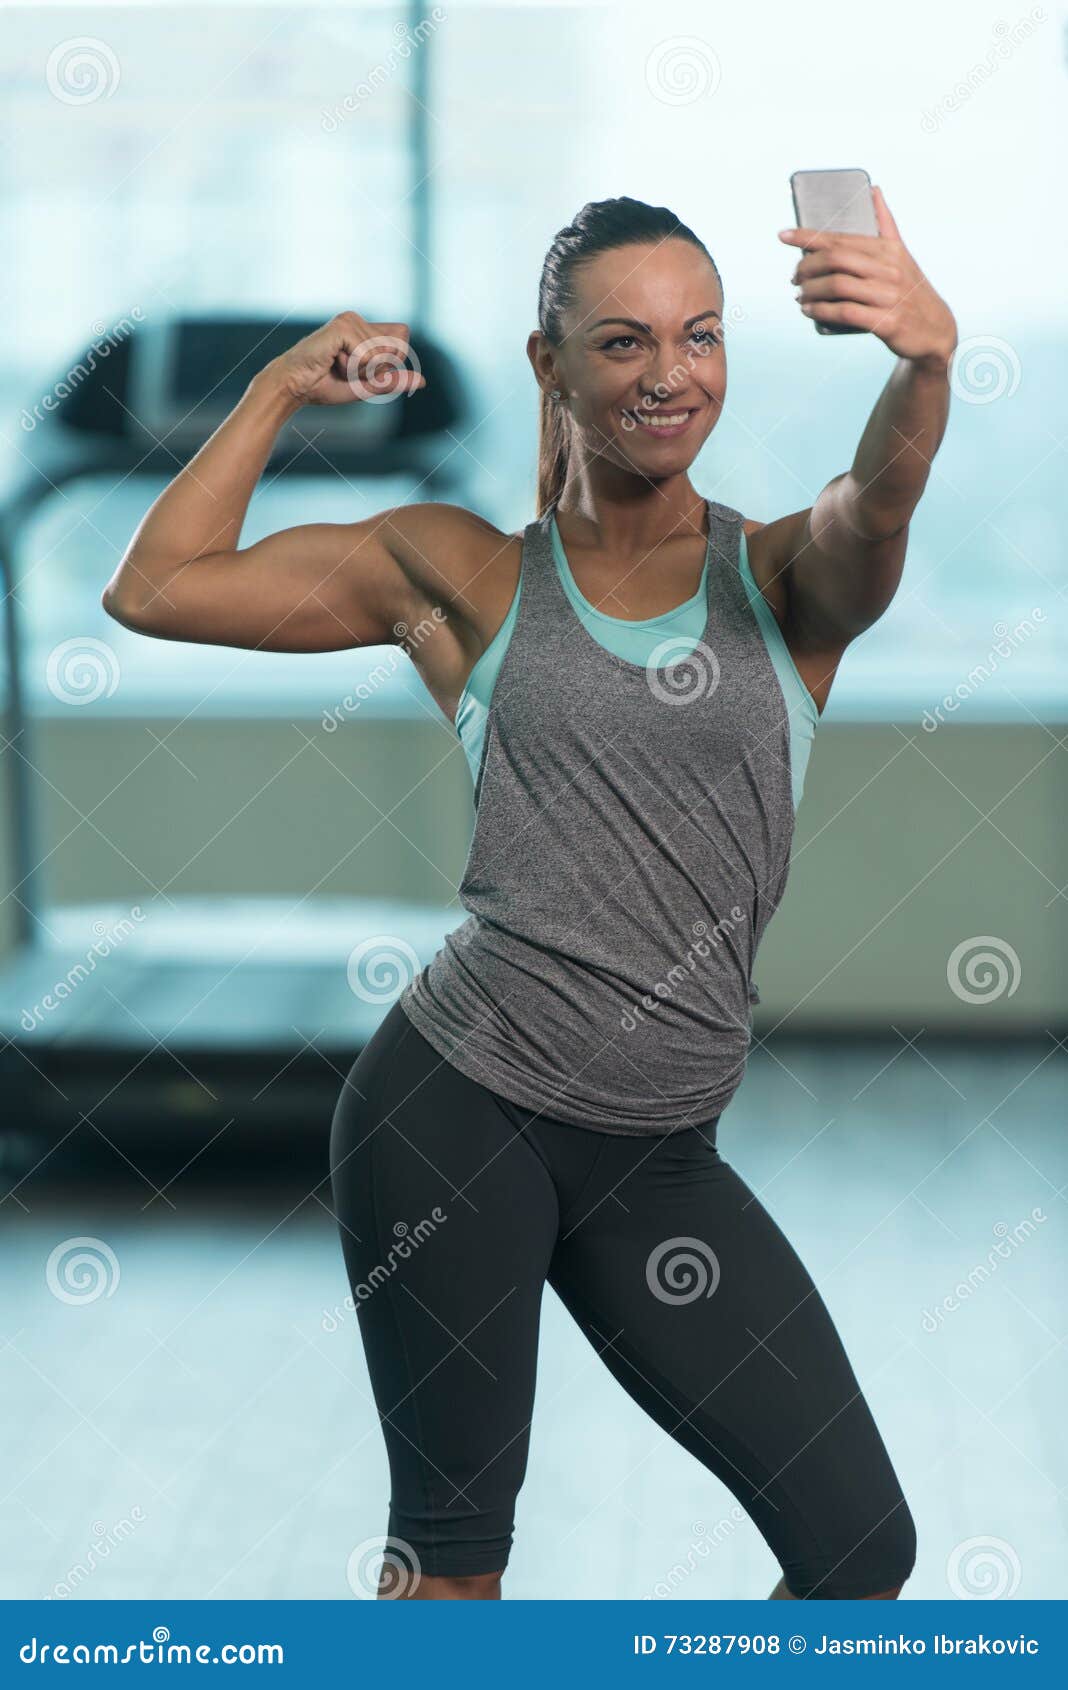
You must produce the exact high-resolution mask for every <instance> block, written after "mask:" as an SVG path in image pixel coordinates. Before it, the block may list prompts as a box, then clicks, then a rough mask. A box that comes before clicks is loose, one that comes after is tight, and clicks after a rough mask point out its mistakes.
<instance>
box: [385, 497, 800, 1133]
mask: <svg viewBox="0 0 1068 1690" xmlns="http://www.w3.org/2000/svg"><path fill="white" fill-rule="evenodd" d="M707 503H708V516H709V525H710V532H709V540H708V545H709V570H708V622H707V625H706V628H705V632H704V636H703V642H702V645H701V646H699V647H698V648H697V649H696V650H695V651H694V653H693V655H692V656H691V657H688V658H684V659H683V660H682V661H681V662H677V663H675V665H674V667H673V668H672V667H671V665H672V663H673V657H672V652H671V650H670V643H669V644H668V647H667V649H665V651H664V653H663V659H662V663H663V666H662V667H661V668H659V669H648V670H647V669H646V668H644V667H642V666H639V665H636V664H632V663H628V662H626V661H625V660H624V659H623V658H620V657H616V656H615V654H614V653H612V652H609V651H606V650H605V649H604V648H603V647H602V646H601V645H599V644H598V642H597V641H596V640H595V639H594V638H593V636H592V634H590V633H589V631H588V630H587V629H586V628H585V627H584V626H583V625H582V623H581V621H580V620H579V618H578V617H577V616H576V615H575V613H574V611H573V609H572V607H571V605H570V604H569V602H568V600H567V597H566V595H565V593H564V591H563V588H562V586H561V584H560V580H559V577H558V575H557V571H556V565H555V563H554V560H553V556H552V550H551V543H550V536H549V522H550V515H551V513H549V512H546V514H545V515H544V516H543V517H541V518H540V519H538V520H537V521H535V522H532V523H529V524H528V526H527V527H526V529H525V530H524V534H523V555H522V571H521V576H520V597H519V609H518V615H517V619H516V623H515V627H514V630H513V633H512V638H511V641H510V643H509V646H508V650H507V652H506V654H505V658H504V662H503V664H502V667H501V671H500V674H499V675H498V678H497V684H496V686H495V688H494V692H493V697H492V699H491V702H490V710H489V720H488V723H487V729H486V739H485V748H484V752H483V759H482V766H481V769H480V771H479V778H478V781H477V783H476V788H475V802H476V805H477V815H476V821H475V830H474V835H473V838H472V841H471V848H470V852H469V855H468V859H467V864H466V867H465V869H464V874H463V878H462V880H461V883H460V887H459V897H460V901H461V903H462V904H463V906H464V908H465V909H466V910H468V911H469V912H470V913H469V915H468V918H467V920H466V921H464V922H463V923H462V924H461V925H460V926H459V927H457V928H456V930H455V931H454V932H452V933H450V934H449V935H448V936H447V938H446V941H445V944H444V945H443V946H442V948H441V950H439V951H438V953H437V955H436V956H435V957H434V958H433V959H432V961H431V962H430V963H429V965H428V966H427V967H426V968H424V969H423V970H422V972H421V973H420V974H419V975H418V976H417V977H416V979H415V980H414V981H413V982H412V983H411V984H410V985H409V986H407V987H406V988H405V990H404V991H403V993H402V994H401V997H400V1003H401V1007H402V1009H403V1010H404V1013H405V1014H406V1015H407V1016H408V1018H409V1020H410V1021H411V1022H412V1023H413V1024H414V1026H415V1027H416V1028H417V1029H418V1030H419V1031H420V1032H421V1033H422V1034H423V1036H424V1037H425V1038H426V1039H428V1040H429V1041H430V1043H431V1044H432V1045H433V1046H434V1048H435V1049H436V1050H437V1051H438V1052H439V1053H440V1054H441V1055H442V1056H444V1057H446V1058H447V1059H448V1060H449V1062H451V1063H452V1064H453V1066H454V1067H457V1068H459V1069H460V1070H461V1071H462V1072H463V1073H465V1074H468V1075H470V1076H471V1077H472V1078H473V1079H476V1080H478V1081H480V1082H481V1083H482V1084H483V1085H486V1086H488V1087H490V1089H491V1090H493V1091H496V1092H498V1093H500V1094H501V1095H502V1096H504V1097H507V1098H510V1099H511V1100H512V1101H513V1102H515V1103H519V1104H521V1105H522V1106H523V1107H524V1108H527V1109H535V1110H539V1111H543V1112H544V1113H545V1114H547V1115H549V1116H551V1117H552V1118H553V1119H556V1120H561V1121H568V1122H571V1123H573V1124H575V1125H577V1126H585V1127H595V1128H599V1129H601V1130H602V1131H605V1132H610V1133H620V1134H627V1135H656V1134H663V1133H665V1132H672V1131H674V1130H676V1129H680V1128H683V1127H687V1126H692V1125H694V1124H695V1123H699V1122H703V1121H707V1120H710V1119H711V1118H712V1117H713V1116H715V1115H718V1114H720V1113H721V1112H722V1110H724V1109H725V1108H726V1106H727V1104H728V1103H729V1102H730V1099H731V1097H732V1096H733V1094H734V1092H735V1091H736V1089H737V1087H738V1085H739V1084H740V1083H741V1080H742V1076H743V1073H744V1070H745V1062H746V1058H747V1055H748V1051H749V1046H750V1043H751V1038H752V1028H751V1016H752V1011H751V1009H750V992H751V982H752V969H753V959H754V956H755V954H756V950H757V946H758V945H759V943H760V939H761V936H762V934H763V932H764V929H765V928H766V926H767V924H768V921H769V920H770V918H771V916H772V915H773V914H774V911H775V909H776V908H777V906H778V904H779V901H780V899H781V898H782V894H783V891H784V889H785V886H786V879H787V875H788V872H789V864H790V847H791V844H792V839H793V828H794V805H793V798H792V793H791V786H790V731H789V718H788V712H787V707H786V701H785V699H784V698H783V694H782V689H781V688H780V686H779V682H778V679H777V677H776V674H775V670H774V668H773V666H772V663H771V659H770V657H769V656H768V650H767V646H766V645H765V642H764V638H763V636H762V634H761V632H760V629H759V627H758V625H757V622H756V618H755V616H754V614H753V611H752V609H751V607H750V605H749V602H748V599H747V597H746V592H745V586H744V583H743V581H742V578H741V576H740V574H739V570H738V558H739V549H740V537H741V525H742V517H741V515H740V513H739V512H738V511H734V510H731V509H729V507H727V506H724V505H720V504H717V503H715V502H713V501H711V500H709V501H707ZM753 996H754V997H755V992H754V993H753Z"/></svg>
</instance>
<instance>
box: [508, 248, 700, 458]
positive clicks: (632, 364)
mask: <svg viewBox="0 0 1068 1690" xmlns="http://www.w3.org/2000/svg"><path fill="white" fill-rule="evenodd" d="M572 287H573V291H574V294H575V299H574V302H573V304H572V305H571V306H570V307H569V309H568V311H567V312H566V315H565V319H564V323H563V331H564V334H563V341H562V343H561V344H560V345H559V346H554V345H552V344H551V343H550V342H548V341H547V340H546V339H545V337H544V336H542V335H538V334H535V335H532V336H531V341H530V346H529V350H530V356H531V359H532V362H533V363H534V367H535V371H536V373H537V374H538V377H539V380H541V381H542V384H543V385H544V386H546V387H548V388H550V389H551V388H552V387H554V386H555V387H558V388H559V389H560V390H561V393H562V395H563V397H562V398H561V400H560V401H559V403H560V404H561V405H563V406H566V408H567V410H568V412H569V413H570V417H571V424H572V449H573V450H574V449H576V448H578V449H579V450H580V451H582V452H583V453H584V455H587V456H588V457H589V458H591V459H592V458H593V457H594V456H596V457H598V458H600V459H601V460H603V461H605V462H608V463H612V464H614V465H615V466H616V467H617V468H621V469H628V470H631V471H633V472H636V473H638V474H640V475H642V476H644V477H646V478H648V479H649V480H654V481H656V480H661V479H663V478H664V477H667V476H672V475H678V474H680V473H683V472H685V471H686V470H687V469H688V468H689V466H690V464H691V463H692V462H693V460H694V458H695V457H696V456H697V453H698V452H699V451H700V449H701V447H702V446H703V444H704V442H705V441H706V440H707V438H708V436H709V434H710V433H711V431H712V429H713V428H714V427H715V425H716V423H717V422H718V420H719V416H720V413H721V410H722V406H723V399H724V395H725V393H726V388H727V362H726V354H725V352H724V347H723V339H722V335H723V328H722V312H723V294H722V291H721V289H720V285H719V280H718V278H717V275H716V271H715V269H714V267H713V265H712V263H711V262H710V260H709V259H708V258H707V256H706V255H705V253H703V252H702V251H701V250H700V248H699V247H696V246H694V245H693V243H692V242H690V241H687V240H677V239H673V240H667V241H663V242H661V243H660V244H659V245H646V244H642V245H634V246H626V247H619V248H617V249H616V250H614V251H611V252H605V253H601V254H600V255H599V256H598V257H596V258H594V259H591V260H589V261H588V262H586V263H583V264H580V265H579V266H578V267H577V268H576V270H575V271H574V273H573V278H572Z"/></svg>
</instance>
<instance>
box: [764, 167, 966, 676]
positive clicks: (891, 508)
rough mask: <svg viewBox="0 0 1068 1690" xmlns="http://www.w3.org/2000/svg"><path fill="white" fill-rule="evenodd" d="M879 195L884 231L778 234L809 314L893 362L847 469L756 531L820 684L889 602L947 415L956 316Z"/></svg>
mask: <svg viewBox="0 0 1068 1690" xmlns="http://www.w3.org/2000/svg"><path fill="white" fill-rule="evenodd" d="M873 194H874V198H875V206H876V215H877V217H878V221H879V229H880V234H879V235H878V236H871V235H841V234H835V233H830V232H826V231H822V230H814V229H791V230H782V231H780V238H781V239H783V240H786V241H788V242H789V243H791V244H794V245H797V246H800V247H803V248H804V249H805V256H804V257H802V258H801V260H800V262H799V263H798V265H797V268H796V270H795V272H794V277H793V280H794V281H795V282H796V283H798V284H799V288H800V291H799V293H798V296H797V297H798V303H799V306H800V309H801V310H802V312H804V314H805V315H806V316H808V317H811V318H813V319H814V320H816V321H820V322H825V323H834V322H840V323H848V324H850V325H852V326H854V327H856V328H862V329H867V330H869V331H870V332H871V333H872V334H875V335H877V336H878V338H879V339H880V340H882V341H883V342H884V343H885V344H886V345H887V346H888V347H889V348H890V350H891V352H893V353H895V354H896V356H897V363H896V365H895V367H894V369H893V370H892V372H891V374H890V379H889V380H888V382H887V384H886V386H885V388H884V389H883V392H882V394H881V395H880V397H879V400H878V402H877V404H876V406H875V409H874V410H873V412H872V414H871V417H870V418H869V420H868V423H867V426H866V428H865V430H864V433H863V435H862V437H861V440H860V444H859V446H858V447H857V451H856V455H855V457H854V459H853V463H852V465H851V466H850V468H849V469H848V470H847V471H845V472H844V473H843V474H841V475H837V476H835V477H834V479H833V480H832V481H830V482H828V484H827V486H826V487H825V488H824V489H823V491H822V492H821V493H820V495H819V497H818V498H817V499H816V500H815V502H814V504H813V505H812V506H811V507H810V508H809V509H807V510H803V511H795V512H794V513H792V514H791V515H790V516H785V517H782V518H780V519H779V520H778V521H777V522H773V523H768V524H767V525H766V526H765V527H764V528H763V529H761V530H760V546H761V547H762V549H763V556H762V563H763V568H764V571H765V575H766V577H770V576H773V577H774V578H775V583H774V586H773V587H772V592H771V593H769V597H770V596H772V594H776V595H777V596H778V600H779V603H778V607H777V608H778V610H779V612H780V620H781V621H782V622H783V625H784V631H785V630H786V629H787V627H788V628H789V633H788V639H789V641H790V644H791V649H792V650H794V652H795V656H796V655H797V654H798V653H800V654H802V655H805V654H810V655H811V656H812V657H813V658H814V663H813V665H812V673H813V674H814V675H815V676H816V677H817V678H819V677H820V667H819V659H820V656H821V655H822V656H823V657H824V658H825V659H826V660H827V662H828V663H829V664H830V663H833V661H834V660H836V658H837V657H838V656H840V654H841V652H842V650H843V649H844V648H845V646H846V645H847V644H848V643H849V641H850V640H852V639H854V638H855V637H856V636H857V635H858V634H860V633H863V632H864V630H865V629H866V628H869V627H870V626H871V625H872V623H873V622H876V621H877V620H878V618H879V617H880V616H882V614H883V612H884V611H885V610H886V609H887V607H888V605H889V604H890V602H891V600H892V599H893V596H894V594H895V592H896V591H897V588H898V585H899V583H900V581H901V575H902V570H903V568H904V563H905V551H906V546H907V542H908V527H909V522H910V521H911V518H912V514H913V512H914V510H915V509H916V506H917V504H918V503H919V500H920V496H921V494H922V493H923V490H924V488H925V486H926V484H927V478H928V476H929V474H930V471H931V463H932V460H933V458H934V455H935V453H936V452H937V450H938V447H939V445H940V444H941V441H942V437H943V435H944V433H945V429H946V423H947V420H948V416H949V370H950V363H951V359H952V355H953V352H954V349H955V347H956V342H957V331H956V323H955V321H954V318H953V314H952V312H951V311H950V309H949V307H948V305H947V304H946V303H945V301H944V300H943V299H941V298H940V297H939V296H938V294H937V293H936V292H935V291H934V289H933V287H932V286H931V284H930V283H929V282H928V281H927V279H926V277H925V276H924V275H923V274H922V272H921V270H920V269H919V266H918V265H917V264H916V261H915V260H914V259H913V258H912V256H911V254H910V253H909V252H908V251H907V250H906V248H905V246H904V244H903V242H902V240H901V237H900V235H899V233H898V230H897V226H896V224H895V223H894V220H893V218H892V217H891V215H890V212H889V209H888V208H887V205H886V202H885V200H884V199H883V197H882V194H881V192H880V190H879V189H878V188H875V189H874V190H873ZM772 560H774V561H772ZM755 572H756V566H755V564H754V573H755ZM761 585H762V586H763V585H764V583H763V582H762V583H761ZM805 679H806V680H808V679H809V675H808V674H807V673H806V675H805ZM813 690H815V688H814V689H813Z"/></svg>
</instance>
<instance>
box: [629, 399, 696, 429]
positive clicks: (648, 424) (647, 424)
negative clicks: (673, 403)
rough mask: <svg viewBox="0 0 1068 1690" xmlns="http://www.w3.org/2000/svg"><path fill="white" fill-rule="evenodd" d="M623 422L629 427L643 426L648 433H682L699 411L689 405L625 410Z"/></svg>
mask: <svg viewBox="0 0 1068 1690" xmlns="http://www.w3.org/2000/svg"><path fill="white" fill-rule="evenodd" d="M622 415H623V423H624V427H627V428H632V429H633V428H635V427H638V428H643V429H645V431H646V433H647V434H663V435H672V436H673V435H676V434H681V433H682V432H683V430H684V429H685V428H686V427H687V426H688V425H689V423H690V422H691V421H692V420H693V418H694V417H695V416H696V415H697V412H696V411H695V410H693V409H692V408H690V407H689V406H687V407H686V408H685V409H683V410H676V411H664V410H655V411H645V410H640V409H638V410H633V411H624V412H623V413H622Z"/></svg>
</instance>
